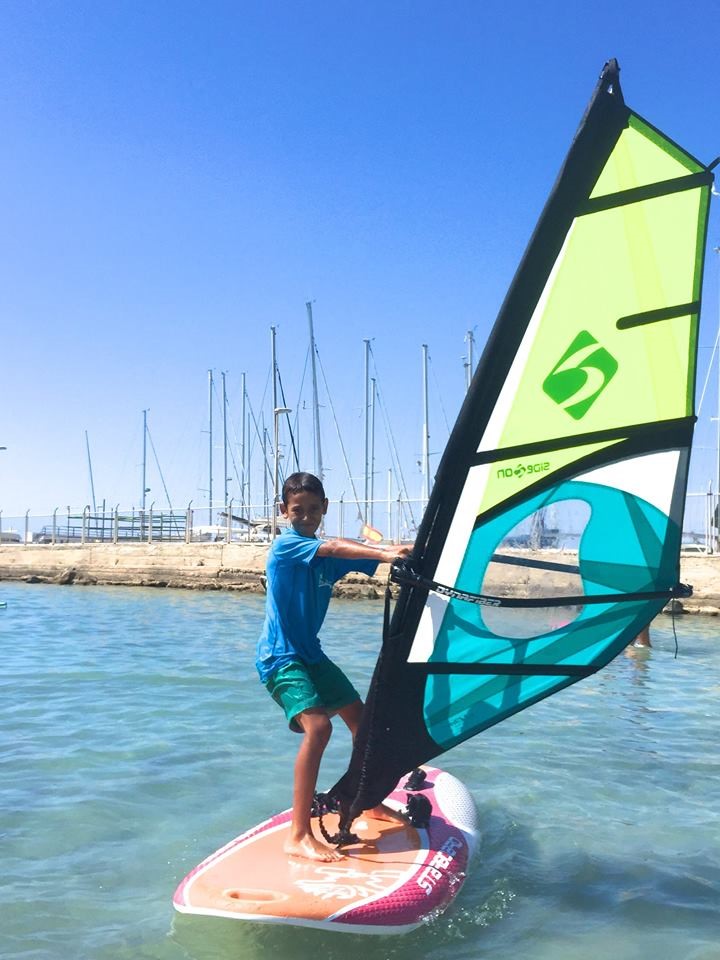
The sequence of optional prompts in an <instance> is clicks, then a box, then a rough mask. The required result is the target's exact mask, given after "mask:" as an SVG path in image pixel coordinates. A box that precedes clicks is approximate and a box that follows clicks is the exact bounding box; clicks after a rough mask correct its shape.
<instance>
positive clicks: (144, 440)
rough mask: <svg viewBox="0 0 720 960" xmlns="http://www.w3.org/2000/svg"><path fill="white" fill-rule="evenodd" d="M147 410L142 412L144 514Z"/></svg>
mask: <svg viewBox="0 0 720 960" xmlns="http://www.w3.org/2000/svg"><path fill="white" fill-rule="evenodd" d="M147 414H148V412H147V410H143V458H142V509H143V513H145V494H146V493H147V492H148V488H147Z"/></svg>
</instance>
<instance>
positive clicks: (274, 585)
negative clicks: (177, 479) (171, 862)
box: [256, 473, 412, 860]
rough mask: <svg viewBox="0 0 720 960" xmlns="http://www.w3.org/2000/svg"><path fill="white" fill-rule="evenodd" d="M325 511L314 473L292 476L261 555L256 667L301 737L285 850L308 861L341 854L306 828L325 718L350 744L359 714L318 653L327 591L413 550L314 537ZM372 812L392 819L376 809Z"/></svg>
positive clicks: (354, 695)
mask: <svg viewBox="0 0 720 960" xmlns="http://www.w3.org/2000/svg"><path fill="white" fill-rule="evenodd" d="M327 508H328V501H327V498H326V496H325V491H324V489H323V485H322V483H321V482H320V480H318V478H317V477H315V476H313V474H311V473H293V474H292V475H291V476H289V477H288V478H287V480H286V481H285V483H284V484H283V489H282V503H281V504H280V511H281V513H282V515H283V516H284V517H287V518H288V520H289V521H290V527H289V528H288V529H287V530H286V531H285V532H284V533H283V534H282V535H281V536H279V537H278V538H277V539H276V540H275V541H274V542H273V544H272V547H271V548H270V552H269V554H268V561H267V603H266V610H265V623H264V625H263V630H262V634H261V635H260V639H259V641H258V650H257V663H256V665H257V669H258V673H259V674H260V679H261V680H262V682H263V683H264V684H265V686H266V687H267V689H268V691H269V693H270V695H271V696H272V698H273V699H274V700H275V702H276V703H278V704H279V705H280V706H281V707H282V709H283V710H284V711H285V716H286V718H287V720H288V723H289V724H290V729H291V730H294V731H295V732H297V733H301V734H302V736H303V740H302V743H301V744H300V749H299V750H298V754H297V759H296V760H295V779H294V786H293V817H292V824H291V827H290V837H289V839H288V841H287V843H286V845H285V851H286V853H288V854H291V855H293V856H297V857H306V858H309V859H311V860H339V859H341V857H342V855H341V854H340V853H339V852H338V851H337V850H331V849H330V848H329V847H328V846H326V845H325V844H324V843H321V842H320V841H319V840H317V839H316V838H315V837H314V835H313V833H312V830H311V828H310V810H311V806H312V800H313V795H314V792H315V785H316V783H317V778H318V773H319V770H320V761H321V759H322V755H323V752H324V750H325V747H326V746H327V743H328V740H329V739H330V734H331V732H332V725H331V723H330V718H331V716H334V715H335V714H339V715H340V717H341V718H342V720H344V722H345V723H346V724H347V726H348V728H349V730H350V733H351V734H352V736H353V739H354V737H355V733H356V731H357V729H358V726H359V724H360V718H361V717H362V711H363V703H362V700H361V699H360V696H359V694H358V692H357V690H355V688H354V687H353V685H352V684H351V683H350V681H349V680H348V678H347V677H346V676H345V674H344V673H343V672H342V671H341V670H340V668H339V667H337V666H336V665H335V664H334V663H333V662H332V661H331V660H330V659H329V658H328V657H327V656H326V655H325V654H324V653H323V652H322V649H321V647H320V640H319V639H318V631H319V630H320V627H321V625H322V622H323V620H324V619H325V613H326V612H327V608H328V603H329V602H330V595H331V592H332V586H333V583H335V581H336V580H339V579H340V578H341V577H343V576H344V575H345V574H346V573H349V572H350V571H351V570H356V571H359V572H361V573H367V574H368V575H370V576H372V574H373V573H375V569H376V567H377V565H378V563H390V562H392V561H393V560H394V559H395V558H396V557H400V556H406V555H407V554H408V553H410V551H411V549H412V548H411V547H409V546H406V547H393V546H387V547H383V546H370V545H369V544H363V543H358V542H357V541H355V540H341V539H336V540H319V539H318V538H317V537H316V536H315V533H316V531H317V529H318V527H319V526H320V524H321V522H322V518H323V517H324V515H325V514H326V513H327ZM372 814H373V816H376V817H379V818H381V819H393V820H395V819H398V817H397V815H395V814H394V813H393V812H392V811H390V810H389V809H388V808H385V807H382V805H381V807H379V808H375V810H374V811H372Z"/></svg>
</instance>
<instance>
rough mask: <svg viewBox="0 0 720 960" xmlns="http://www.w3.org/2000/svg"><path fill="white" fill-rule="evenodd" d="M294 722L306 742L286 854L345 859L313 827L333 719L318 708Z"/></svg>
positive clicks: (302, 747)
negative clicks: (317, 789)
mask: <svg viewBox="0 0 720 960" xmlns="http://www.w3.org/2000/svg"><path fill="white" fill-rule="evenodd" d="M294 719H295V720H296V721H297V723H298V724H299V725H300V727H301V728H302V732H303V739H302V743H301V744H300V749H299V750H298V754H297V758H296V760H295V782H294V787H293V818H292V824H291V826H290V838H289V840H288V842H287V843H286V844H285V852H286V853H289V854H292V855H294V856H298V857H306V858H308V859H310V860H326V861H328V860H341V859H342V858H343V855H342V854H341V853H340V852H339V851H338V850H333V849H331V848H330V847H328V846H326V845H325V844H324V843H321V842H320V841H319V840H317V839H316V838H315V837H314V836H313V833H312V830H311V828H310V810H311V808H312V801H313V794H314V793H315V786H316V784H317V778H318V773H319V771H320V761H321V760H322V755H323V752H324V750H325V747H326V746H327V743H328V740H329V739H330V734H331V732H332V725H331V723H330V717H329V716H328V715H327V712H326V711H325V710H323V709H321V708H314V709H309V710H303V712H302V713H299V714H297V715H296V716H295V718H294Z"/></svg>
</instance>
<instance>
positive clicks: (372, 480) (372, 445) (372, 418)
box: [369, 377, 375, 527]
mask: <svg viewBox="0 0 720 960" xmlns="http://www.w3.org/2000/svg"><path fill="white" fill-rule="evenodd" d="M374 507H375V377H372V378H371V380H370V511H369V515H370V521H369V522H370V526H371V527H372V526H373V524H374V522H375V521H374V516H375V509H374Z"/></svg>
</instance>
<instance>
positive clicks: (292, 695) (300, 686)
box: [265, 659, 360, 733]
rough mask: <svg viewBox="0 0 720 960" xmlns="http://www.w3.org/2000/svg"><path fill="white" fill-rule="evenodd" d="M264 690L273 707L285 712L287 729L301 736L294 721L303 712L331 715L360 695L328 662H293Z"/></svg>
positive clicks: (298, 726)
mask: <svg viewBox="0 0 720 960" xmlns="http://www.w3.org/2000/svg"><path fill="white" fill-rule="evenodd" d="M265 686H266V688H267V691H268V693H269V694H270V696H271V697H272V698H273V700H274V701H275V703H277V704H278V705H279V706H280V707H282V709H283V710H284V711H285V716H286V718H287V721H288V724H289V725H290V729H291V730H294V731H295V733H302V728H301V726H300V724H299V723H298V722H297V720H295V719H294V718H295V717H296V716H297V715H298V714H299V713H302V712H303V710H311V709H313V708H315V709H317V708H318V707H320V708H322V709H324V710H327V712H328V713H330V714H333V713H337V712H338V710H342V708H343V707H347V706H348V705H349V704H351V703H354V702H355V700H359V699H360V694H359V693H358V692H357V690H356V689H355V687H354V686H353V685H352V684H351V683H350V681H349V680H348V678H347V677H346V676H345V674H344V673H343V672H342V670H341V669H340V667H338V666H337V665H336V664H334V663H333V662H332V660H328V659H325V660H321V661H320V663H302V662H301V661H300V660H293V661H292V662H291V663H287V664H285V666H283V667H280V669H279V670H277V671H276V672H275V673H274V674H273V675H272V676H271V677H270V679H269V680H268V681H267V683H266V684H265Z"/></svg>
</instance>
